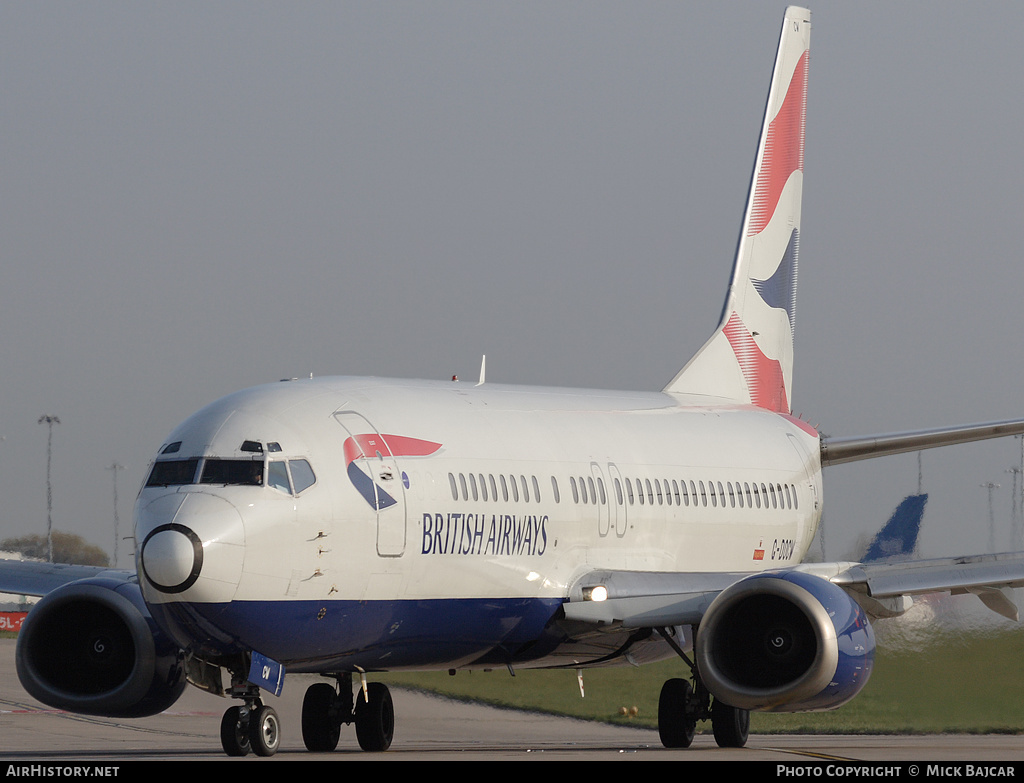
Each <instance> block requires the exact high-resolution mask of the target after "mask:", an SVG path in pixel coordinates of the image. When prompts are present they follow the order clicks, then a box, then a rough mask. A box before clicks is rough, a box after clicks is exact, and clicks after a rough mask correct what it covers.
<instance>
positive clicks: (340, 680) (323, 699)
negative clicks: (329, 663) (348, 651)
mask: <svg viewBox="0 0 1024 783" xmlns="http://www.w3.org/2000/svg"><path fill="white" fill-rule="evenodd" d="M335 679H336V680H337V686H334V685H331V684H330V683H327V682H318V683H316V684H315V685H310V686H309V688H308V689H307V690H306V696H305V698H304V699H303V700H302V741H303V742H304V743H305V745H306V749H307V750H310V751H315V752H319V753H324V752H330V751H332V750H334V749H335V748H337V747H338V739H339V738H340V736H341V724H343V723H355V724H356V739H357V740H358V741H359V747H360V748H362V749H363V750H365V751H369V752H373V753H379V752H381V751H385V750H387V749H388V748H390V747H391V739H392V737H394V733H395V708H394V705H393V704H392V703H391V692H390V691H389V690H388V688H387V686H386V685H384V684H383V683H380V682H371V683H369V684H366V683H364V684H363V687H361V688H360V689H359V690H358V691H357V692H356V694H355V697H354V698H353V695H352V675H351V674H347V673H345V674H337V675H335Z"/></svg>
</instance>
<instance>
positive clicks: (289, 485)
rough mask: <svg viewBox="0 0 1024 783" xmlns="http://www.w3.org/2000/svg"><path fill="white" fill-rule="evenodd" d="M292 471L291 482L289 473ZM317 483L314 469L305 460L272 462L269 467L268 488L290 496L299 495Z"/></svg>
mask: <svg viewBox="0 0 1024 783" xmlns="http://www.w3.org/2000/svg"><path fill="white" fill-rule="evenodd" d="M289 470H290V471H291V480H289V477H288V473H289ZM315 483H316V476H315V475H313V468H311V467H310V466H309V463H308V462H306V460H304V459H292V460H288V461H287V462H284V461H283V460H282V461H271V462H269V463H268V465H267V486H270V487H273V488H274V489H278V490H280V491H281V492H284V493H286V494H288V495H291V494H295V495H298V494H299V493H300V492H302V491H303V490H306V489H309V488H310V487H311V486H313V485H314V484H315Z"/></svg>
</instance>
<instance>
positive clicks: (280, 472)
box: [267, 462, 292, 495]
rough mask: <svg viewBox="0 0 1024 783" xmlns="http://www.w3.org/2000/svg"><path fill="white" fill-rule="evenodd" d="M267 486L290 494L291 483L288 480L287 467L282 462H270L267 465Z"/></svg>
mask: <svg viewBox="0 0 1024 783" xmlns="http://www.w3.org/2000/svg"><path fill="white" fill-rule="evenodd" d="M267 486H268V487H273V488H274V489H279V490H281V491H282V492H284V493H286V494H288V495H290V494H292V485H291V484H290V483H289V481H288V468H287V466H286V465H285V463H284V462H270V463H269V464H268V465H267Z"/></svg>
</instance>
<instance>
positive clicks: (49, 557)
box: [36, 415, 60, 563]
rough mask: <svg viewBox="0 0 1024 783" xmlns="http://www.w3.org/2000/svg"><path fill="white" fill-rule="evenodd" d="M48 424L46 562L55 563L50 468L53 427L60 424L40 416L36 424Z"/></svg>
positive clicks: (50, 417) (53, 419)
mask: <svg viewBox="0 0 1024 783" xmlns="http://www.w3.org/2000/svg"><path fill="white" fill-rule="evenodd" d="M43 422H46V424H47V426H48V427H49V430H50V431H49V434H48V435H47V438H46V561H47V562H48V563H52V562H53V484H52V483H51V481H50V468H51V465H52V463H53V425H54V424H60V419H58V418H57V417H56V416H46V415H43V416H40V417H39V421H37V422H36V424H42V423H43Z"/></svg>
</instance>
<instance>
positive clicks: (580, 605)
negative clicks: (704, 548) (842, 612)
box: [564, 552, 1024, 628]
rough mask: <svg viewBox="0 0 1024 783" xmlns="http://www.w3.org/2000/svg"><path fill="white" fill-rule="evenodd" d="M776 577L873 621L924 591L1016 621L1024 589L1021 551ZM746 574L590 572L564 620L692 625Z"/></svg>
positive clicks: (813, 568)
mask: <svg viewBox="0 0 1024 783" xmlns="http://www.w3.org/2000/svg"><path fill="white" fill-rule="evenodd" d="M766 573H771V574H774V575H785V574H787V573H804V574H809V575H812V576H816V577H819V578H821V579H822V580H825V581H828V582H830V583H832V584H834V585H837V586H839V587H841V588H842V589H843V590H844V591H845V592H846V593H847V594H848V595H849V596H850V597H851V598H852V599H854V600H855V601H856V602H857V603H858V604H860V605H861V606H862V607H863V608H864V610H865V611H866V612H867V613H868V615H869V616H871V617H872V618H880V617H894V616H897V615H899V614H902V613H903V612H905V611H906V610H907V609H909V608H910V605H911V603H912V598H911V596H914V595H919V594H923V593H941V592H948V593H951V594H954V595H956V594H963V593H972V594H974V595H977V596H978V597H979V598H980V599H981V600H982V601H983V602H984V603H985V605H986V606H988V607H989V608H990V609H992V610H993V611H996V612H998V613H999V614H1002V615H1003V616H1005V617H1009V618H1010V619H1012V620H1017V619H1018V615H1017V607H1016V605H1015V604H1014V602H1013V600H1012V598H1011V597H1010V596H1009V595H1008V592H1007V591H1008V590H1009V589H1011V588H1014V587H1024V552H1010V553H1005V554H996V555H975V556H971V557H957V558H941V559H934V560H913V561H908V562H902V563H900V562H897V563H850V562H840V563H807V564H804V565H799V566H795V567H793V568H791V569H784V570H780V571H775V572H766ZM755 576H758V574H747V573H644V572H636V571H592V572H590V573H588V574H586V575H585V576H584V577H582V578H581V579H579V580H578V581H577V582H576V584H575V585H574V586H573V589H572V590H571V591H570V594H569V599H568V601H567V602H566V604H565V605H564V610H565V616H566V618H567V619H569V620H578V621H581V622H590V623H597V624H602V625H604V624H616V625H621V626H623V627H626V628H663V627H671V626H675V625H697V624H699V623H700V621H701V619H702V618H703V617H704V614H705V613H706V612H707V610H708V608H709V607H710V606H711V603H712V602H713V601H714V600H715V599H716V598H717V597H718V596H719V595H720V594H721V593H723V592H724V591H726V590H728V589H730V588H732V587H733V586H734V585H737V584H738V583H739V582H741V581H745V580H747V579H749V578H752V577H755Z"/></svg>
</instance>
